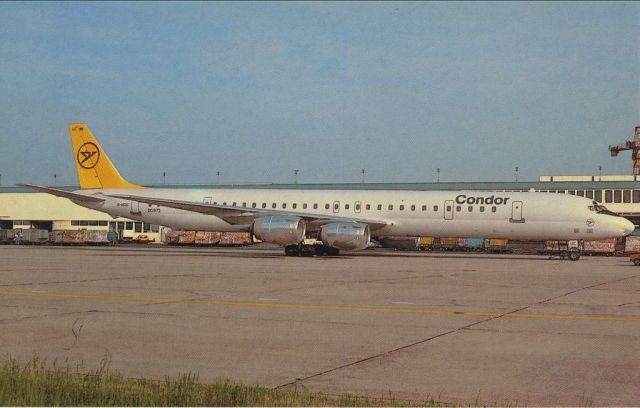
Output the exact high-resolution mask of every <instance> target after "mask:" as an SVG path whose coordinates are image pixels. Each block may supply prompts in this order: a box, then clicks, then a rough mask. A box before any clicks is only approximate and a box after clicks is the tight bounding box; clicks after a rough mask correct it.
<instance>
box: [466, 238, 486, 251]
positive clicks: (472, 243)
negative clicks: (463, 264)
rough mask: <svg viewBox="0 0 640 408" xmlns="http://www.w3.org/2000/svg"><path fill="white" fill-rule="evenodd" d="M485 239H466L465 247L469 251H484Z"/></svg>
mask: <svg viewBox="0 0 640 408" xmlns="http://www.w3.org/2000/svg"><path fill="white" fill-rule="evenodd" d="M484 243H485V241H484V239H483V238H465V239H464V247H465V249H466V250H467V251H478V252H479V251H483V250H484Z"/></svg>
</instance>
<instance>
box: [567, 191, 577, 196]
mask: <svg viewBox="0 0 640 408" xmlns="http://www.w3.org/2000/svg"><path fill="white" fill-rule="evenodd" d="M567 193H569V194H571V195H576V190H568V191H567Z"/></svg>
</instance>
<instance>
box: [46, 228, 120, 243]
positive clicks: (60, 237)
mask: <svg viewBox="0 0 640 408" xmlns="http://www.w3.org/2000/svg"><path fill="white" fill-rule="evenodd" d="M108 233H109V231H105V230H100V231H98V230H54V231H52V232H51V234H50V235H49V239H50V241H51V242H52V243H54V244H63V245H98V244H101V245H103V244H108V243H109V239H108V237H107V234H108Z"/></svg>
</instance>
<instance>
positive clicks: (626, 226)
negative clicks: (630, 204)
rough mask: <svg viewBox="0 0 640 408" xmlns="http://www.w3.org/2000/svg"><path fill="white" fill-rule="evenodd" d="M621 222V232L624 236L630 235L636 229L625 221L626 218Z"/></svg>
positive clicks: (629, 222)
mask: <svg viewBox="0 0 640 408" xmlns="http://www.w3.org/2000/svg"><path fill="white" fill-rule="evenodd" d="M621 221H622V230H623V231H624V235H625V236H627V235H629V234H631V233H632V232H633V231H634V230H635V229H636V226H635V225H633V223H632V222H631V221H629V220H627V219H626V218H625V219H623V220H621Z"/></svg>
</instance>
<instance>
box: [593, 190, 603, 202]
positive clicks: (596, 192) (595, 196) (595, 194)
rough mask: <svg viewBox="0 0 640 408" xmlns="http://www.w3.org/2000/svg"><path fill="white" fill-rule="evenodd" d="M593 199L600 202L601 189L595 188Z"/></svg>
mask: <svg viewBox="0 0 640 408" xmlns="http://www.w3.org/2000/svg"><path fill="white" fill-rule="evenodd" d="M593 199H594V200H596V201H597V202H599V203H601V202H602V190H596V191H594V192H593Z"/></svg>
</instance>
